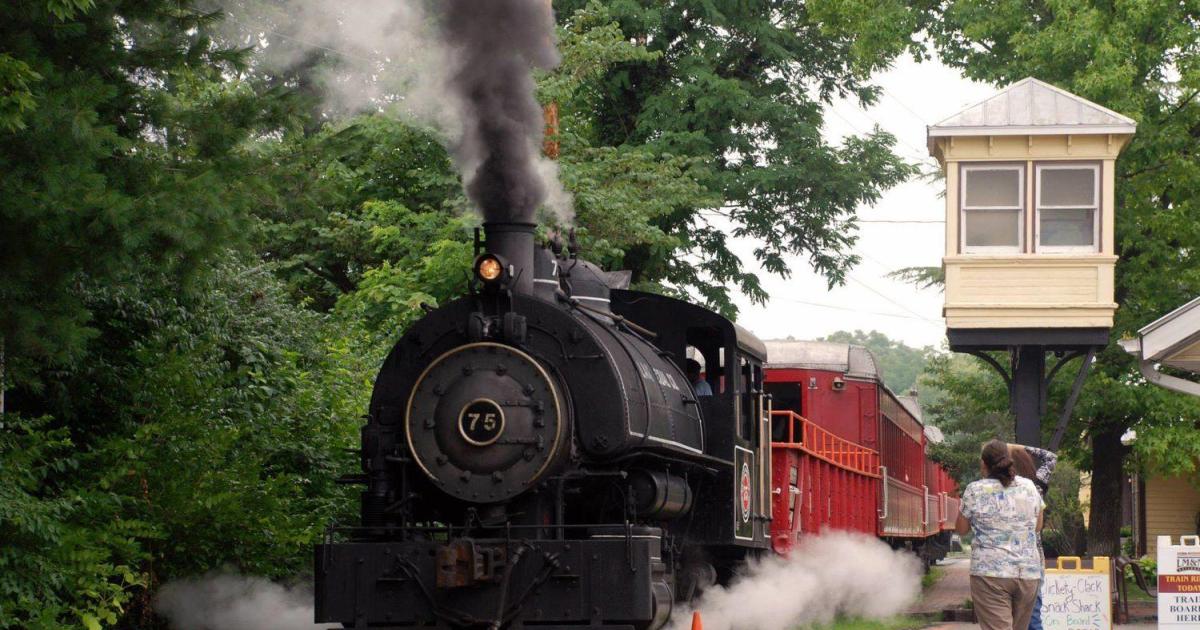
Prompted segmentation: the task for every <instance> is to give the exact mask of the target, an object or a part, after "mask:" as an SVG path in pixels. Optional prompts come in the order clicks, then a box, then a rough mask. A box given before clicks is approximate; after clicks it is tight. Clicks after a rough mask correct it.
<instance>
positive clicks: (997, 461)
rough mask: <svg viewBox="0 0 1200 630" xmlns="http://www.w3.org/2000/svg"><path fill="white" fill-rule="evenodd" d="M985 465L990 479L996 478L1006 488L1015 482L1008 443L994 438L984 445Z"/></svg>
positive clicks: (983, 457) (983, 456)
mask: <svg viewBox="0 0 1200 630" xmlns="http://www.w3.org/2000/svg"><path fill="white" fill-rule="evenodd" d="M981 457H982V459H983V465H984V467H985V468H987V472H988V474H987V476H988V478H989V479H995V480H996V481H999V482H1000V483H1001V484H1003V485H1004V487H1005V488H1007V487H1008V486H1010V485H1012V482H1013V460H1012V457H1009V455H1008V444H1005V443H1004V442H1001V441H1000V440H992V441H991V442H988V443H987V444H984V445H983V453H982V455H981Z"/></svg>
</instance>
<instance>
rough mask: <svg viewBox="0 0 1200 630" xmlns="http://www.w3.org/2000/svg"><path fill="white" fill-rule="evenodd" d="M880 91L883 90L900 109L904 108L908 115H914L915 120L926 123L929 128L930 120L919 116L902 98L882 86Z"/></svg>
mask: <svg viewBox="0 0 1200 630" xmlns="http://www.w3.org/2000/svg"><path fill="white" fill-rule="evenodd" d="M880 89H881V90H883V93H884V94H886V95H887V96H889V97H890V98H891V99H892V100H893V101H896V104H897V105H899V106H900V107H903V108H904V110H905V111H907V112H908V113H910V114H912V115H913V118H916V119H917V120H919V121H921V122H922V123H924V124H925V126H926V127H928V126H929V124H930V123H929V121H928V120H925V117H924V116H922V115H920V114H918V113H917V112H916V111H914V110H913V109H912V108H911V107H909V106H908V105H907V104H906V103H905V102H904V101H902V100H900V97H899V96H896V95H895V94H892V93H891V92H890V91H889V90H888V89H887V88H885V87H883V86H880Z"/></svg>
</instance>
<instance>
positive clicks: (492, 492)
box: [404, 342, 569, 503]
mask: <svg viewBox="0 0 1200 630" xmlns="http://www.w3.org/2000/svg"><path fill="white" fill-rule="evenodd" d="M566 409H567V406H566V403H565V401H564V400H563V398H562V394H561V393H560V389H559V386H558V384H557V382H556V380H555V379H554V377H552V376H551V375H550V374H549V373H548V372H547V371H546V370H545V368H543V367H542V365H541V364H540V363H539V362H538V360H537V359H535V358H533V357H532V356H530V355H528V354H526V353H525V352H522V351H521V350H519V349H517V348H513V347H511V346H506V345H503V344H498V343H491V342H479V343H473V344H467V345H465V346H459V347H458V348H455V349H454V350H451V351H449V352H447V353H445V354H443V355H442V356H440V357H438V358H437V359H434V360H433V362H432V363H430V364H429V366H428V367H427V368H426V369H425V371H424V373H423V374H421V376H420V378H418V379H417V383H416V386H415V387H413V390H412V395H411V396H410V397H409V401H408V413H407V416H406V418H405V427H404V429H405V433H406V437H407V438H408V444H409V448H410V449H411V452H412V453H413V456H414V461H415V463H416V464H417V465H418V466H420V468H421V470H422V471H423V472H424V473H425V474H427V475H429V478H430V479H432V480H433V482H434V483H435V484H437V486H438V487H439V488H441V489H442V490H443V491H445V492H446V493H448V494H450V495H451V496H454V497H456V498H458V499H461V500H464V501H470V502H473V503H499V502H502V501H507V500H509V499H511V498H513V497H514V496H516V495H518V494H520V493H522V492H524V491H526V490H527V489H529V488H530V487H531V486H532V485H533V484H534V483H536V482H537V481H539V480H540V479H541V478H542V477H543V476H544V475H545V474H546V472H547V470H548V469H549V466H550V464H551V462H553V461H555V456H556V455H557V454H558V453H559V451H560V450H561V448H562V444H563V442H564V441H565V438H564V436H565V435H567V432H568V428H567V426H566V423H567V422H568V421H569V418H567V417H566V411H565V410H566Z"/></svg>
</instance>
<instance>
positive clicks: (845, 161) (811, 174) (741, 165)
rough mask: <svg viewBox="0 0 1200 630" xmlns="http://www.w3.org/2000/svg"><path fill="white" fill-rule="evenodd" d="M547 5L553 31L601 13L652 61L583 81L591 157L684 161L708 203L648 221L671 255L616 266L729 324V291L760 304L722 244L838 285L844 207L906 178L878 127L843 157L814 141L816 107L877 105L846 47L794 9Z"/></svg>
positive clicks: (848, 256) (574, 0)
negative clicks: (693, 294) (598, 153)
mask: <svg viewBox="0 0 1200 630" xmlns="http://www.w3.org/2000/svg"><path fill="white" fill-rule="evenodd" d="M555 8H556V9H557V10H558V12H559V17H560V19H562V20H564V21H570V20H571V19H572V16H574V15H575V14H576V11H577V10H580V9H585V10H587V11H592V12H596V13H599V12H604V13H605V14H606V15H607V16H611V19H612V20H613V21H615V23H616V24H617V25H618V26H619V28H620V33H621V36H622V39H623V40H624V41H632V42H636V43H638V44H639V45H641V46H643V47H644V48H645V49H646V50H647V51H648V52H650V53H652V54H653V56H642V57H639V58H635V59H629V60H626V61H622V62H619V63H615V64H612V65H611V66H610V67H608V68H607V69H605V71H604V72H603V74H602V75H601V76H599V78H598V79H597V80H595V81H594V82H591V84H590V85H589V86H588V90H589V93H588V96H589V100H588V102H589V103H590V106H589V108H588V109H587V110H586V111H583V112H580V114H582V115H585V116H586V119H587V124H586V125H581V126H578V127H576V130H575V132H576V133H579V134H581V135H583V136H584V137H585V139H586V141H587V143H588V144H589V145H592V146H595V147H614V148H617V149H618V150H620V149H622V148H624V147H630V146H633V147H639V146H640V147H645V149H646V150H648V151H649V152H650V153H651V154H652V155H658V156H668V155H669V156H677V157H682V158H688V159H689V160H691V161H692V162H693V163H694V165H695V166H694V167H692V168H693V172H694V176H695V179H696V181H697V182H698V183H699V184H700V185H701V186H702V187H703V191H704V192H706V193H707V195H705V196H703V197H701V196H692V197H691V198H683V199H679V200H678V201H677V202H676V203H675V204H674V206H673V207H671V208H670V209H669V210H670V211H669V212H665V213H664V214H662V215H660V216H655V217H653V220H652V221H651V225H652V226H653V227H654V228H655V229H656V230H658V231H660V232H661V233H663V234H665V235H667V236H669V237H671V238H672V239H673V240H674V242H675V243H676V246H675V247H674V248H662V247H657V246H655V245H654V244H640V245H637V246H635V247H631V248H628V249H627V250H626V251H625V252H624V254H623V256H621V259H620V265H621V266H623V267H626V268H629V269H631V270H633V272H634V279H635V281H652V282H659V283H664V284H667V285H673V286H676V287H680V288H684V289H697V290H699V292H700V293H701V295H702V296H703V297H704V298H705V299H706V300H707V301H708V302H709V303H711V304H713V305H715V306H718V307H719V308H721V309H722V310H725V311H726V312H729V313H732V312H734V310H735V309H734V308H733V306H732V304H731V303H730V302H729V300H728V294H727V290H726V288H725V287H726V286H736V287H737V288H739V289H740V290H741V291H742V292H743V293H745V294H746V295H748V296H750V297H751V299H754V300H758V301H762V300H765V299H766V295H765V294H764V292H763V290H762V288H761V287H760V285H759V283H758V279H757V278H756V277H755V275H754V274H752V273H749V272H747V271H745V269H744V267H743V264H742V261H741V260H739V259H738V258H737V256H735V255H733V254H732V253H731V251H730V250H729V247H728V240H727V236H728V235H729V234H733V235H736V236H741V237H749V238H751V239H754V240H755V241H756V242H757V243H759V245H758V246H757V247H756V249H755V251H754V256H755V258H756V259H757V262H759V263H760V264H762V266H763V267H764V268H765V269H766V270H768V271H769V272H771V273H777V274H780V275H783V276H787V275H788V273H789V268H788V263H787V262H786V260H787V256H788V255H791V254H801V255H804V256H807V257H808V258H809V260H810V261H811V264H812V266H813V267H814V269H816V270H818V271H820V272H821V273H823V274H825V275H826V276H827V277H828V278H829V279H830V282H831V283H837V282H841V281H842V280H843V278H844V274H845V271H846V269H847V268H849V267H850V266H852V265H853V264H854V263H855V262H856V261H857V258H856V257H855V256H854V255H853V253H852V252H851V248H852V246H853V244H854V242H855V238H856V237H855V224H854V218H855V217H854V213H855V210H856V209H857V207H858V206H859V205H861V204H864V203H871V202H873V201H875V200H876V199H878V197H879V194H880V193H881V192H882V191H883V190H885V189H887V188H888V187H890V186H893V185H895V184H897V183H899V182H901V181H904V180H905V179H906V178H908V177H909V176H910V175H911V174H913V173H914V169H913V168H912V167H910V166H909V165H907V164H905V163H904V162H902V161H901V160H900V159H899V158H897V157H896V156H895V155H894V154H893V153H892V150H891V148H892V145H893V142H894V140H893V138H892V137H891V136H889V135H888V134H886V133H884V132H882V131H879V130H878V129H876V130H875V131H874V132H872V133H871V134H869V135H867V136H864V137H851V138H848V139H847V140H846V141H845V142H844V143H842V145H841V146H833V145H830V144H829V143H827V142H826V141H825V140H824V139H823V138H822V137H821V125H822V120H823V119H822V107H823V105H827V104H828V103H830V102H831V101H832V99H833V98H835V97H838V96H853V97H856V98H858V99H859V100H860V101H861V102H863V103H870V102H873V100H874V99H875V97H876V91H875V90H874V89H873V88H871V87H870V86H869V85H868V84H867V82H866V80H865V75H864V74H862V73H860V72H856V71H855V69H854V68H853V67H852V61H851V57H850V51H851V44H852V39H851V38H848V37H840V36H829V35H826V34H825V33H823V32H822V31H821V30H820V29H819V27H818V23H817V22H816V21H815V20H813V19H812V18H811V16H810V15H809V13H808V10H807V7H806V5H805V3H803V2H796V1H794V0H778V1H772V2H765V3H745V2H732V1H720V2H709V1H704V2H699V1H696V2H692V1H689V2H675V3H669V4H663V3H661V2H656V1H652V0H636V1H630V2H612V3H605V4H603V5H601V3H599V2H595V1H594V0H593V1H590V2H589V1H588V0H568V1H566V2H560V3H557V4H556V6H555ZM664 209H665V208H664ZM680 253H683V254H685V255H684V256H680V255H679V254H680Z"/></svg>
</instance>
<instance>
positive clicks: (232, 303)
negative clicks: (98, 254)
mask: <svg viewBox="0 0 1200 630" xmlns="http://www.w3.org/2000/svg"><path fill="white" fill-rule="evenodd" d="M244 258H245V256H244V255H236V254H222V255H220V256H217V257H214V258H210V260H209V263H208V267H207V269H206V270H204V271H202V272H198V274H196V275H194V276H193V277H192V278H191V279H190V280H189V281H188V282H187V283H186V284H184V283H181V282H180V281H179V280H178V279H176V278H174V277H172V276H171V275H170V274H168V273H165V272H158V271H139V272H134V273H131V274H128V275H125V276H122V277H121V278H120V279H121V282H119V283H113V284H85V285H84V286H83V287H81V290H80V299H81V303H82V304H83V305H84V306H85V307H87V308H89V309H92V310H94V311H95V312H97V313H104V314H105V317H103V318H97V320H96V322H95V325H96V326H97V329H98V332H99V335H98V337H97V339H96V340H94V341H91V342H89V343H88V344H87V346H86V347H85V348H84V350H83V351H84V352H85V353H86V356H87V357H88V360H87V361H84V362H81V363H79V364H78V365H76V366H74V367H70V368H55V369H52V370H45V371H44V372H42V373H40V374H38V379H37V381H38V383H40V384H41V387H40V388H39V389H38V390H33V391H30V390H28V389H24V388H18V389H17V390H15V392H14V396H13V398H14V401H15V404H14V405H13V407H14V409H16V410H17V411H18V412H20V413H22V414H23V415H24V416H18V415H16V414H14V413H12V412H10V413H8V414H6V415H5V416H4V422H5V424H6V426H5V427H4V430H3V431H0V458H2V463H0V488H4V490H3V491H0V535H2V536H4V539H5V542H6V544H5V546H4V549H3V550H2V551H0V561H2V562H3V564H4V565H5V566H6V567H12V568H13V569H14V570H13V571H12V572H11V573H10V572H9V571H5V572H3V573H2V574H0V575H3V576H4V578H3V579H0V611H4V614H3V615H0V628H8V627H12V628H58V627H73V626H76V625H85V626H88V627H100V626H115V625H118V622H119V621H121V620H124V624H125V625H127V626H130V627H138V626H140V625H141V623H142V622H144V621H146V620H149V619H150V618H151V617H150V614H149V609H148V605H149V602H150V600H151V597H152V595H153V590H154V589H155V588H156V587H157V586H158V585H160V584H161V583H163V582H166V581H168V580H170V579H173V578H178V577H189V576H193V575H197V574H201V573H205V572H207V571H211V570H214V569H218V568H222V567H228V568H231V569H233V570H236V571H241V572H245V573H250V574H254V575H263V576H267V577H274V578H289V579H290V578H293V577H294V576H296V575H303V574H304V573H305V572H307V570H308V567H309V562H310V561H311V544H312V543H313V542H315V541H316V540H319V539H320V536H321V533H322V531H323V530H324V528H325V527H326V525H327V524H328V523H329V522H331V521H333V520H348V519H350V518H352V516H353V510H352V502H351V501H350V492H349V489H348V488H346V487H343V486H338V485H336V478H337V477H338V476H339V475H340V474H341V473H344V472H351V471H353V470H354V469H355V461H354V459H353V457H352V456H350V455H348V454H346V453H345V450H344V449H346V448H349V447H351V446H353V445H354V444H355V443H356V441H357V432H358V427H359V425H360V420H359V417H360V415H361V410H362V409H363V408H365V406H366V398H367V396H368V394H369V391H370V384H371V381H372V380H373V376H374V372H375V370H376V369H377V365H378V363H379V362H380V361H381V360H382V350H383V346H381V345H380V344H378V343H374V342H373V337H372V336H371V335H370V334H368V333H367V332H365V331H363V330H362V329H361V328H359V327H357V326H356V325H355V323H354V322H346V321H337V322H335V321H333V320H331V319H330V317H329V316H327V315H322V314H318V313H315V312H313V311H311V310H308V309H305V308H304V307H302V306H298V305H295V304H293V303H291V302H290V300H289V299H288V293H287V291H286V290H285V288H284V286H283V285H282V284H281V283H280V282H279V281H278V280H277V279H276V278H275V277H274V276H273V275H272V274H271V272H270V271H269V270H267V269H266V268H265V267H264V266H263V265H261V264H259V263H254V264H248V263H246V262H245V261H244V260H243V259H244ZM34 415H40V416H41V417H42V418H44V419H42V420H38V421H36V422H34V421H29V420H25V419H23V417H30V416H34ZM10 423H11V424H10Z"/></svg>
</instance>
